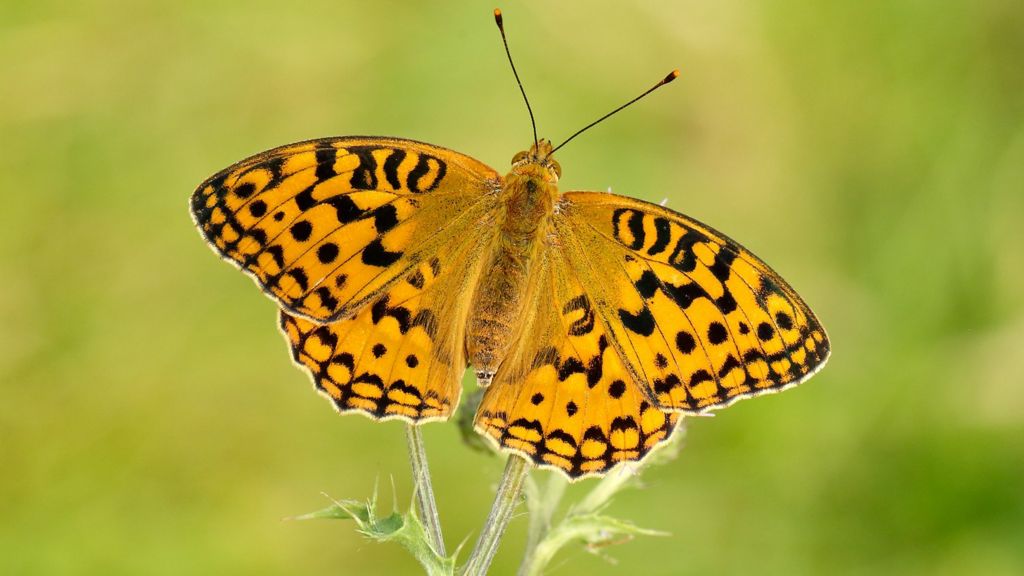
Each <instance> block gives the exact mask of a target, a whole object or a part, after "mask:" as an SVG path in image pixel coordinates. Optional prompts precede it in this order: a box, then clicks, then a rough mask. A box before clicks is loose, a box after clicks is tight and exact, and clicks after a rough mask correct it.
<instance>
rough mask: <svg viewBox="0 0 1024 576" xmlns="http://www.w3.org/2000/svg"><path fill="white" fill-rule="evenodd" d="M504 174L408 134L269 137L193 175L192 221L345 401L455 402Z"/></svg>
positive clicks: (400, 409) (387, 405)
mask: <svg viewBox="0 0 1024 576" xmlns="http://www.w3.org/2000/svg"><path fill="white" fill-rule="evenodd" d="M498 187H500V177H499V175H498V174H497V173H496V172H494V170H492V169H490V168H488V167H487V166H485V165H483V164H481V163H479V162H477V161H475V160H473V159H472V158H469V157H467V156H463V155H461V154H458V153H455V152H452V151H450V150H446V149H443V148H439V147H436V146H431V145H428V144H423V143H420V142H413V141H409V140H398V139H391V138H364V137H354V138H333V139H323V140H313V141H309V142H301V143H298V144H293V145H289V146H283V147H280V148H275V149H273V150H269V151H267V152H264V153H261V154H258V155H256V156H253V157H251V158H249V159H246V160H243V161H241V162H239V163H237V164H235V165H234V166H231V167H229V168H227V169H225V170H223V171H221V172H219V173H218V174H216V175H214V176H213V177H211V178H210V179H208V180H207V181H206V182H204V183H203V184H201V185H200V186H199V188H198V189H197V190H196V192H195V193H194V195H193V196H192V213H193V215H194V217H195V220H196V224H197V226H198V227H199V228H200V230H201V231H202V233H203V235H204V236H205V237H206V239H207V241H208V242H209V243H210V244H211V246H212V247H213V248H214V249H215V250H216V251H217V252H219V253H220V254H221V255H222V256H223V257H224V258H226V259H228V260H229V261H231V262H233V263H235V264H236V265H237V266H239V267H240V268H241V269H242V270H243V271H245V272H246V273H248V274H249V275H250V276H252V277H253V279H254V280H255V281H256V282H257V284H259V286H260V287H261V288H262V289H263V290H264V291H265V292H266V293H267V294H269V295H270V296H271V297H272V298H274V299H275V300H276V301H277V302H278V303H279V304H280V305H281V307H282V311H281V319H280V320H281V327H282V329H283V331H284V333H285V335H286V337H287V339H288V341H289V344H290V346H291V348H292V354H293V358H294V359H295V360H296V361H297V362H298V363H299V364H300V365H302V366H303V367H305V368H306V369H307V370H308V371H309V372H310V374H311V376H312V377H313V380H314V382H315V384H316V386H317V388H318V389H320V390H321V391H322V392H323V393H325V394H326V395H327V396H329V397H330V398H331V399H332V400H333V401H334V403H335V405H336V406H337V407H338V409H339V410H341V411H343V412H347V411H357V412H362V413H364V414H367V415H369V416H371V417H374V418H379V419H386V418H403V419H406V420H409V421H414V422H416V421H426V420H432V419H438V418H445V417H447V416H448V415H450V413H451V411H452V410H453V409H454V405H455V403H457V401H458V396H459V383H460V380H461V376H462V373H463V372H464V370H465V365H466V360H465V358H464V353H463V349H462V348H463V342H464V330H465V325H466V316H467V314H468V299H469V298H470V296H471V294H472V290H471V289H470V287H471V285H472V284H471V283H472V282H473V280H474V279H475V278H476V277H477V274H478V273H479V267H480V264H481V259H480V254H481V253H482V252H483V250H482V247H483V246H486V244H487V242H488V238H489V236H488V234H490V233H491V231H492V230H493V228H492V227H488V226H482V225H481V222H484V221H486V218H487V215H488V214H491V213H493V209H494V203H495V201H496V194H495V192H496V191H497V189H498Z"/></svg>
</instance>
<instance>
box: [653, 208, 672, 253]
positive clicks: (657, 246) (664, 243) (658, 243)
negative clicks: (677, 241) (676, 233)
mask: <svg viewBox="0 0 1024 576" xmlns="http://www.w3.org/2000/svg"><path fill="white" fill-rule="evenodd" d="M654 230H655V232H656V233H657V236H656V237H655V239H654V244H651V247H650V248H648V249H647V254H649V255H651V256H655V255H657V254H661V253H662V252H664V251H665V248H667V247H668V241H669V240H670V239H671V238H672V225H671V224H670V223H669V221H668V220H666V219H664V218H661V217H657V218H655V219H654Z"/></svg>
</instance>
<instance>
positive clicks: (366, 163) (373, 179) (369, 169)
mask: <svg viewBox="0 0 1024 576" xmlns="http://www.w3.org/2000/svg"><path fill="white" fill-rule="evenodd" d="M374 150H379V148H378V147H375V146H352V147H350V148H348V151H349V153H350V154H355V155H356V156H357V157H358V158H359V165H358V166H356V169H355V170H353V171H352V178H351V180H349V184H350V185H351V186H352V189H353V190H376V189H377V159H376V158H374V157H373V151H374Z"/></svg>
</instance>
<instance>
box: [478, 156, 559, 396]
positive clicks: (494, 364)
mask: <svg viewBox="0 0 1024 576" xmlns="http://www.w3.org/2000/svg"><path fill="white" fill-rule="evenodd" d="M550 153H551V143H550V142H549V141H547V140H541V141H540V142H539V143H538V144H535V145H534V146H533V147H531V148H530V150H528V151H525V152H520V153H519V154H516V156H515V157H513V159H512V170H511V172H509V174H508V175H507V176H506V177H505V179H504V180H503V182H502V188H501V192H500V194H499V205H500V209H499V212H498V216H497V219H496V222H495V224H496V225H497V234H496V237H495V242H494V244H493V247H492V251H491V255H490V258H489V260H490V262H489V265H488V266H486V267H485V268H484V269H485V270H488V271H489V272H488V273H487V274H486V275H485V276H483V277H482V278H481V280H480V283H479V285H478V286H477V289H476V295H475V297H474V300H473V308H472V310H471V312H470V318H469V333H468V334H467V343H466V348H467V351H468V353H469V360H470V362H471V363H472V364H473V366H474V367H475V368H476V371H477V375H478V377H479V378H480V380H481V382H482V383H484V384H486V383H488V382H489V381H490V378H491V376H493V374H494V372H495V371H496V370H497V368H498V365H499V364H500V363H501V360H502V358H504V356H505V353H506V351H507V350H508V348H509V346H510V345H511V343H512V342H511V340H512V337H513V334H512V331H513V328H514V327H515V326H516V324H517V322H519V321H520V320H521V318H522V314H523V312H524V310H523V307H524V303H525V295H526V289H527V285H528V280H529V278H530V268H531V265H532V264H533V263H534V262H535V261H536V260H537V256H538V253H539V252H540V250H541V249H542V247H543V246H544V239H545V238H546V237H547V236H548V234H549V228H550V220H551V215H552V214H553V213H554V206H555V202H556V201H557V199H558V195H559V192H558V186H557V182H558V177H559V176H560V174H561V169H560V168H559V166H558V163H557V162H555V161H554V159H553V158H551V157H550Z"/></svg>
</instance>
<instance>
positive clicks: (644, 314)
mask: <svg viewBox="0 0 1024 576" xmlns="http://www.w3.org/2000/svg"><path fill="white" fill-rule="evenodd" d="M619 319H620V320H622V324H623V326H625V327H626V328H627V329H629V330H630V331H631V332H633V333H634V334H639V335H641V336H650V335H651V334H653V333H654V316H653V315H652V314H651V311H650V310H649V309H648V308H647V307H646V306H644V308H643V309H642V310H640V312H638V313H636V314H634V313H632V312H630V311H628V310H623V309H622V308H619Z"/></svg>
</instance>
